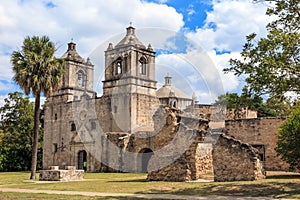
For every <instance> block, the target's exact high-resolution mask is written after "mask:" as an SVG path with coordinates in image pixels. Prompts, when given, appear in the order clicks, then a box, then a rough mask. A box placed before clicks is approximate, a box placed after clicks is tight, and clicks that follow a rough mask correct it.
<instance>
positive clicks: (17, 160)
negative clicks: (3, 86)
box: [0, 92, 34, 171]
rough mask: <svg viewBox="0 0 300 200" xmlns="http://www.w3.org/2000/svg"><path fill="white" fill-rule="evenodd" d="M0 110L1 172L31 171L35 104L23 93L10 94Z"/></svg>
mask: <svg viewBox="0 0 300 200" xmlns="http://www.w3.org/2000/svg"><path fill="white" fill-rule="evenodd" d="M4 102H5V104H4V106H2V107H1V108H0V115H1V121H0V133H1V134H0V155H1V156H0V171H20V170H29V169H30V166H31V162H30V157H31V144H32V139H33V137H32V135H33V115H34V110H33V104H32V103H30V101H29V98H28V97H27V98H23V97H22V93H20V92H14V93H9V94H8V98H6V99H4Z"/></svg>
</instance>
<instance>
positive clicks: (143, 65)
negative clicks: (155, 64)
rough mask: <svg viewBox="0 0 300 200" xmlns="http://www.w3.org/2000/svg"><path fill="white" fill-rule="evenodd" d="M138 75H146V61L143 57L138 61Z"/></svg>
mask: <svg viewBox="0 0 300 200" xmlns="http://www.w3.org/2000/svg"><path fill="white" fill-rule="evenodd" d="M139 73H140V74H143V75H146V73H147V61H146V58H145V57H141V58H140V60H139Z"/></svg>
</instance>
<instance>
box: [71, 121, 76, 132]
mask: <svg viewBox="0 0 300 200" xmlns="http://www.w3.org/2000/svg"><path fill="white" fill-rule="evenodd" d="M71 131H76V125H75V123H74V122H73V123H72V124H71Z"/></svg>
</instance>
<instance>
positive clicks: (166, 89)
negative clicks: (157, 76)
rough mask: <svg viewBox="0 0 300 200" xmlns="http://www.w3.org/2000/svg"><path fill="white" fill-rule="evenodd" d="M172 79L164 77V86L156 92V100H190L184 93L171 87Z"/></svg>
mask: <svg viewBox="0 0 300 200" xmlns="http://www.w3.org/2000/svg"><path fill="white" fill-rule="evenodd" d="M171 80H172V77H170V76H166V77H165V84H164V85H163V86H162V87H161V88H160V89H159V90H157V91H156V95H157V97H158V98H172V97H174V98H178V99H191V98H190V97H188V96H187V95H186V94H185V93H184V92H182V91H181V90H179V89H178V88H176V87H175V86H173V85H172V82H171Z"/></svg>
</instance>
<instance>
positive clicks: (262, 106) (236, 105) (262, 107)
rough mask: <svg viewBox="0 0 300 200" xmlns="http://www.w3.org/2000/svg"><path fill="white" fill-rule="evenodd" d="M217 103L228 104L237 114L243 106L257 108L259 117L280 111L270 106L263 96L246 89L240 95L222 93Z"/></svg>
mask: <svg viewBox="0 0 300 200" xmlns="http://www.w3.org/2000/svg"><path fill="white" fill-rule="evenodd" d="M215 104H222V105H226V108H227V109H228V110H234V112H235V114H236V116H238V114H239V112H240V111H241V110H242V109H243V108H248V109H251V110H256V111H257V112H258V117H267V116H278V115H277V114H278V113H276V112H275V110H273V109H272V108H270V107H268V104H267V103H265V102H264V101H263V98H261V97H260V96H258V95H255V94H254V95H251V94H250V93H249V92H248V91H247V90H245V89H244V90H243V93H242V94H241V95H240V96H239V95H238V94H237V93H226V94H224V95H220V96H219V97H218V99H217V100H216V102H215Z"/></svg>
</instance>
